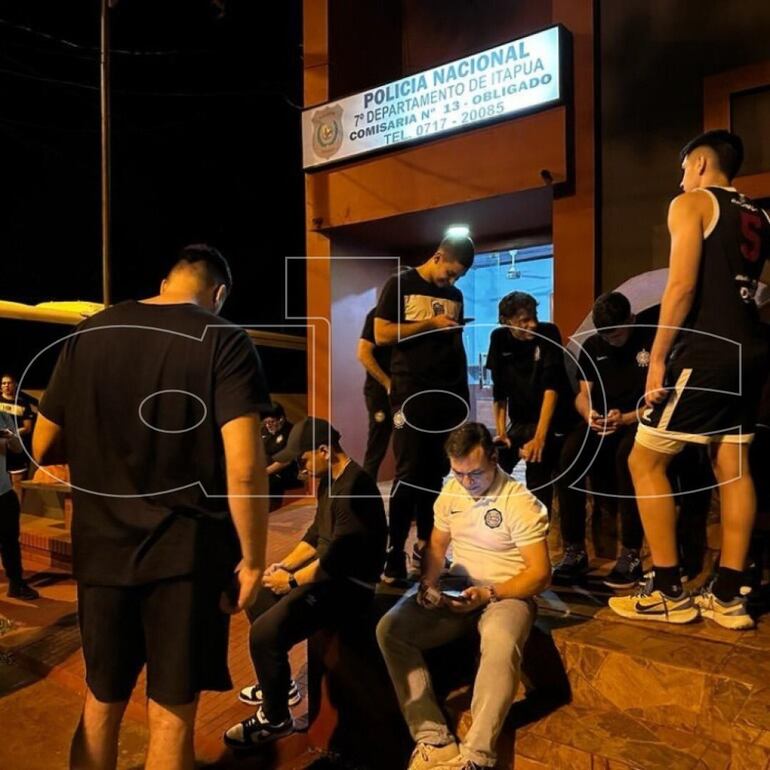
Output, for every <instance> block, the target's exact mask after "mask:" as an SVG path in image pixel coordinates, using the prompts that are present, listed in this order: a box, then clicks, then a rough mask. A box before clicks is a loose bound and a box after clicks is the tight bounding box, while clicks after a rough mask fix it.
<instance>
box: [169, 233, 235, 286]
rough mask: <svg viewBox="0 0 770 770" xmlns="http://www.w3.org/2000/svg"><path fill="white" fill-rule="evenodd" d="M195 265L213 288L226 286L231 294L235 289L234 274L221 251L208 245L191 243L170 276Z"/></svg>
mask: <svg viewBox="0 0 770 770" xmlns="http://www.w3.org/2000/svg"><path fill="white" fill-rule="evenodd" d="M192 265H195V266H196V267H200V268H201V269H202V271H203V272H204V273H205V275H206V277H207V279H208V283H209V284H210V285H211V286H217V285H218V284H222V283H223V284H224V285H225V289H226V290H227V293H228V294H229V293H230V291H231V289H232V288H233V274H232V272H231V271H230V265H229V264H228V263H227V260H226V259H225V258H224V256H223V255H222V252H221V251H219V249H215V248H214V247H213V246H209V245H208V244H207V243H191V244H189V245H188V246H185V247H184V248H183V249H182V250H181V251H180V252H179V254H178V256H177V261H176V262H175V263H174V265H173V266H172V267H171V270H169V271H168V272H169V275H171V273H173V272H174V271H175V270H178V269H179V268H183V267H189V266H192Z"/></svg>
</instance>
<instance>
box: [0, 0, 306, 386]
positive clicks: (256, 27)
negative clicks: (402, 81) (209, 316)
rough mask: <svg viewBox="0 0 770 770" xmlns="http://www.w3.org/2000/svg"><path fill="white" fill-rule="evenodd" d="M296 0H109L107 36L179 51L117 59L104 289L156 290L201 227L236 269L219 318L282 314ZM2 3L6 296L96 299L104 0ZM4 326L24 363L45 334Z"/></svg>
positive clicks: (296, 75) (293, 176)
mask: <svg viewBox="0 0 770 770" xmlns="http://www.w3.org/2000/svg"><path fill="white" fill-rule="evenodd" d="M300 6H301V3H300V0H281V2H279V3H270V4H268V3H261V2H256V1H255V0H228V2H227V3H226V6H225V12H224V14H221V12H220V10H219V9H218V8H217V7H216V6H215V5H214V4H213V3H212V2H210V0H120V2H119V3H118V5H117V7H116V8H115V9H114V10H113V11H112V46H113V48H115V49H121V50H127V51H163V52H171V53H164V54H162V55H140V54H138V53H135V54H128V53H115V54H114V55H113V59H112V62H113V65H112V86H113V95H112V110H113V127H112V130H113V140H112V149H113V157H112V170H113V180H112V195H113V197H112V216H113V222H112V254H113V256H112V259H113V270H112V291H113V301H120V300H122V299H127V298H130V297H141V296H147V295H150V294H152V293H155V292H156V291H157V287H158V284H159V280H160V278H161V277H162V275H163V271H164V268H165V267H166V266H167V264H168V262H169V260H170V259H171V258H172V257H173V255H174V254H175V252H176V251H177V250H178V249H179V247H180V246H182V245H184V244H185V243H190V242H200V241H207V242H210V243H212V244H214V245H216V246H217V247H219V248H220V249H221V250H222V251H223V252H224V253H225V255H226V256H227V257H228V259H229V260H230V262H231V265H232V267H233V271H234V274H235V290H234V292H233V296H232V297H231V299H230V300H229V302H228V304H227V306H226V308H225V316H226V317H228V318H230V319H232V320H234V321H237V322H239V323H250V322H264V323H280V322H281V321H283V320H284V319H283V304H284V302H283V297H284V281H283V276H284V256H285V255H299V254H303V253H304V226H303V179H302V171H301V152H300V131H299V127H300V110H299V108H298V107H297V106H296V105H299V104H301V98H302V97H301V93H302V91H301V83H302V59H301V56H302V49H301V8H300ZM0 19H1V20H2V21H0V89H1V92H2V107H0V136H1V137H2V142H1V143H0V146H1V147H2V149H1V150H0V153H2V154H1V155H0V158H2V179H3V185H2V189H3V201H2V211H3V217H2V229H1V230H0V255H1V256H0V258H1V259H2V264H3V270H2V277H3V280H2V289H1V290H0V297H2V298H3V299H11V300H16V301H20V302H29V303H36V302H41V301H45V300H51V299H60V300H63V299H84V300H93V301H101V245H100V227H101V225H100V178H99V173H100V172H99V92H98V90H97V87H98V83H99V64H98V44H99V3H98V2H97V0H87V2H77V3H63V2H61V0H55V1H54V2H48V1H43V0H14V1H9V0H2V1H0ZM20 27H30V28H32V29H33V30H34V32H30V31H25V30H23V29H21V28H20ZM47 35H50V36H51V38H54V39H51V38H48V37H46V36H47ZM61 40H66V41H70V43H74V44H77V45H72V44H68V43H65V42H61ZM174 52H176V53H174ZM50 81H69V82H71V83H73V84H75V85H68V84H66V83H62V82H50ZM83 86H86V87H83ZM292 288H293V290H294V291H296V292H297V293H298V294H303V293H304V287H302V286H296V285H295V286H293V287H292ZM2 324H3V329H4V331H3V332H2V336H3V337H4V338H5V341H4V343H3V349H4V351H5V352H4V355H3V359H4V363H3V366H4V367H10V368H12V369H16V370H17V371H18V370H19V369H20V368H22V367H23V364H24V351H25V350H26V349H27V348H28V347H29V346H35V345H36V344H38V340H39V339H42V338H45V336H46V335H45V334H44V333H43V332H42V330H41V329H39V328H37V329H33V328H32V327H33V326H37V325H32V324H17V323H15V322H8V321H4V322H2ZM49 328H50V327H49ZM59 328H63V327H59Z"/></svg>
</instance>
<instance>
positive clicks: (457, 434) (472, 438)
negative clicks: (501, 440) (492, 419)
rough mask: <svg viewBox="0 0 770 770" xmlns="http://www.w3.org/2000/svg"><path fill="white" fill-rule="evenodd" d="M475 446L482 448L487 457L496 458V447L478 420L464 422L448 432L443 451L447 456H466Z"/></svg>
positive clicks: (484, 426)
mask: <svg viewBox="0 0 770 770" xmlns="http://www.w3.org/2000/svg"><path fill="white" fill-rule="evenodd" d="M477 446H480V447H481V448H482V449H483V450H484V454H485V455H486V456H487V458H488V459H490V460H494V459H495V458H496V456H497V449H496V448H495V445H494V442H493V441H492V434H491V433H490V432H489V429H488V428H487V426H486V425H484V424H482V423H480V422H466V423H465V424H464V425H461V426H460V427H459V428H455V430H453V431H452V432H451V433H450V434H449V438H448V439H447V440H446V442H445V444H444V451H445V452H446V453H447V456H448V457H466V456H467V455H469V454H470V453H471V452H472V451H473V450H474V449H475V448H476V447H477Z"/></svg>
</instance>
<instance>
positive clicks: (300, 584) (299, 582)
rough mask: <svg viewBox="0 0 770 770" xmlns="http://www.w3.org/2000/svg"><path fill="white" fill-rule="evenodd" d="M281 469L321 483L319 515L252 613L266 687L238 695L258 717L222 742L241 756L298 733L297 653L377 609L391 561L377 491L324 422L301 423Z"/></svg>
mask: <svg viewBox="0 0 770 770" xmlns="http://www.w3.org/2000/svg"><path fill="white" fill-rule="evenodd" d="M273 459H274V460H276V461H278V462H294V461H295V460H296V461H298V462H299V465H300V468H304V469H305V470H307V472H308V473H309V474H310V476H311V477H312V478H313V479H314V480H316V481H318V482H319V484H318V491H317V494H316V496H317V498H318V508H317V510H316V515H315V518H314V520H313V523H312V524H311V526H310V528H309V529H308V530H307V532H306V533H305V535H304V536H303V538H302V540H301V541H300V542H299V543H298V544H297V545H296V546H295V547H294V549H293V550H292V551H291V553H289V554H288V555H287V556H285V557H284V558H283V560H282V561H281V562H280V563H279V564H272V565H270V566H269V567H268V568H267V569H266V570H265V573H264V576H263V578H262V584H263V588H262V589H261V590H260V592H259V594H257V599H256V602H255V603H254V605H253V606H252V607H250V608H249V610H248V615H249V620H251V623H252V625H251V632H250V634H249V647H250V651H251V660H252V663H253V664H254V670H255V671H256V674H257V677H258V682H257V683H256V684H254V685H251V686H249V687H245V688H244V689H243V690H241V692H240V696H239V697H240V700H241V701H243V702H244V703H248V704H250V705H252V706H255V707H256V713H255V714H254V715H253V716H251V717H249V718H248V719H244V720H243V721H242V722H237V723H236V724H234V725H233V726H232V727H230V728H229V729H228V730H227V731H226V732H225V735H224V741H225V743H226V744H227V745H228V746H230V747H232V748H235V749H250V748H256V747H258V746H263V745H265V744H267V743H270V742H272V741H274V740H276V739H278V738H282V737H283V736H286V735H289V734H290V733H291V732H293V730H294V721H293V719H292V716H291V713H290V711H289V706H293V705H296V704H297V703H299V701H300V699H301V695H300V693H299V690H298V689H297V685H296V683H295V682H294V681H293V680H292V679H291V668H290V667H289V651H290V650H291V648H292V647H293V646H294V645H295V644H297V643H298V642H301V641H303V640H305V639H307V638H308V637H309V636H311V635H312V634H314V633H315V632H316V631H318V630H319V629H322V628H334V627H339V625H340V624H341V623H343V622H344V621H345V620H349V619H350V618H355V617H356V616H357V615H359V614H360V613H362V612H363V611H364V610H365V609H366V608H367V607H368V606H369V604H370V603H371V601H372V598H373V596H374V588H375V586H376V584H377V581H378V580H379V577H380V572H381V571H382V565H383V563H384V561H385V541H386V538H387V526H386V523H385V508H384V506H383V503H382V496H381V495H380V492H379V490H378V489H377V485H376V484H375V483H374V480H373V479H372V478H371V476H369V474H368V473H365V472H364V470H363V469H362V468H361V467H360V466H359V465H358V464H357V463H356V462H354V461H353V460H352V459H351V458H350V457H349V456H348V455H347V454H346V452H345V450H344V449H343V448H342V447H341V446H340V434H339V433H338V432H337V431H336V430H335V429H334V427H333V426H332V425H330V424H329V423H328V422H327V421H326V420H323V419H321V418H318V417H308V418H307V419H305V420H303V421H302V422H299V423H297V424H296V425H295V426H294V427H293V428H292V429H291V433H290V434H289V438H288V440H287V441H286V446H285V448H284V449H282V450H281V451H280V452H277V453H276V454H275V455H274V457H273Z"/></svg>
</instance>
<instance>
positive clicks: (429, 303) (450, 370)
mask: <svg viewBox="0 0 770 770" xmlns="http://www.w3.org/2000/svg"><path fill="white" fill-rule="evenodd" d="M438 315H446V316H447V317H449V318H451V319H452V320H453V321H457V322H458V323H459V324H462V323H463V320H464V318H463V295H462V292H461V291H460V290H459V289H457V288H455V287H454V286H447V287H440V286H435V285H434V284H432V283H429V282H428V281H426V280H424V279H423V278H422V277H421V276H420V274H419V273H418V272H417V270H414V269H412V268H410V269H408V270H405V271H404V272H403V273H400V274H399V275H396V276H393V278H391V279H390V280H389V281H388V282H387V283H386V284H385V286H384V287H383V290H382V294H381V295H380V301H379V302H378V303H377V308H376V309H375V317H376V318H383V319H384V320H386V321H391V322H393V323H409V322H415V321H425V320H427V319H429V318H433V317H435V316H438ZM390 369H391V389H390V398H391V401H392V402H393V404H395V405H399V404H401V403H402V402H403V401H404V400H405V399H406V398H408V397H409V396H412V395H414V394H415V393H420V392H421V391H424V390H432V389H438V390H447V391H449V392H451V393H455V394H457V395H458V396H460V397H461V398H464V399H465V400H466V401H467V400H468V362H467V360H466V357H465V347H464V346H463V335H462V326H458V327H457V328H446V329H437V330H433V331H430V332H427V333H425V334H419V335H415V336H414V337H409V338H407V339H403V340H402V341H401V342H399V343H398V344H396V345H393V353H392V356H391V360H390Z"/></svg>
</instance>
